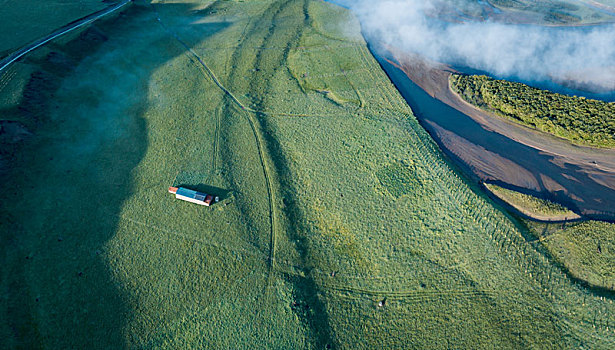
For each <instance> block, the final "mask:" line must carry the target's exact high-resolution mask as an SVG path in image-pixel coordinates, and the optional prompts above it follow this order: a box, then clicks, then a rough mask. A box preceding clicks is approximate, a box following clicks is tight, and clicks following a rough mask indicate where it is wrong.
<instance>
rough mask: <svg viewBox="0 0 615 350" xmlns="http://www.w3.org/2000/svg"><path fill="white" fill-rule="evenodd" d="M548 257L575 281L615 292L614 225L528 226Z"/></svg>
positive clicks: (531, 224) (582, 223)
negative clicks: (568, 272)
mask: <svg viewBox="0 0 615 350" xmlns="http://www.w3.org/2000/svg"><path fill="white" fill-rule="evenodd" d="M529 225H530V227H531V228H532V231H533V232H534V234H535V235H536V236H538V237H539V238H540V241H541V242H542V243H543V244H544V245H545V246H546V247H547V249H548V250H549V252H550V253H551V255H552V256H553V257H554V258H555V259H557V261H559V262H560V263H561V264H562V265H563V266H565V267H566V269H568V271H570V273H571V274H572V275H573V276H575V277H576V278H578V279H580V280H583V281H586V282H588V283H590V284H591V285H593V286H598V287H602V288H607V289H610V290H615V244H614V242H615V224H613V223H608V222H600V221H585V222H574V223H566V224H542V223H529Z"/></svg>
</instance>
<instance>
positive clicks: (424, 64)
mask: <svg viewBox="0 0 615 350" xmlns="http://www.w3.org/2000/svg"><path fill="white" fill-rule="evenodd" d="M390 51H391V56H392V58H393V61H392V62H391V61H390V63H392V64H393V65H395V66H397V67H398V68H399V69H401V70H402V71H403V72H404V73H405V74H406V75H407V76H408V77H409V78H410V79H411V80H412V81H413V82H414V83H415V84H417V85H418V86H419V87H420V88H422V89H423V90H424V91H425V92H427V93H428V94H429V95H430V96H432V97H434V98H435V99H437V100H439V101H441V102H443V103H444V104H446V105H448V106H450V107H452V108H454V109H455V110H457V111H459V112H461V113H463V114H465V115H467V116H468V117H470V118H471V119H472V120H474V121H475V122H476V123H478V124H479V125H480V126H481V127H482V128H484V129H486V130H489V131H492V132H495V133H497V134H500V135H502V136H504V137H506V138H508V139H510V140H514V141H515V142H517V143H519V144H522V145H524V146H527V147H530V148H532V149H534V150H536V153H537V154H540V155H541V156H544V157H545V158H547V159H548V162H549V163H550V164H551V165H550V166H546V165H545V164H543V165H542V166H541V165H538V164H537V165H536V167H533V166H531V164H523V162H522V161H511V159H513V158H511V157H510V154H509V153H508V154H507V153H502V152H490V150H489V146H488V145H482V146H480V145H478V144H474V143H472V142H470V141H468V140H467V139H465V138H464V137H460V136H459V135H457V134H456V131H455V130H453V129H449V130H447V129H446V128H443V127H441V126H440V125H437V124H436V123H433V122H432V121H430V120H425V122H426V123H427V124H428V125H429V126H430V127H431V129H432V131H433V132H434V133H435V134H436V135H434V136H436V137H437V138H438V139H439V142H440V143H441V144H442V145H443V146H444V147H445V148H447V149H448V150H449V151H450V152H451V153H453V154H454V155H455V156H456V157H458V158H459V159H460V160H461V161H462V162H463V163H465V165H467V166H468V167H469V168H470V169H471V170H472V172H474V174H475V175H477V176H478V177H479V178H480V179H481V180H483V181H502V182H504V183H507V184H510V185H513V186H515V187H519V188H526V189H528V190H529V191H532V192H535V193H551V194H556V193H557V194H558V195H557V196H558V197H560V198H561V196H564V197H566V198H568V200H566V201H565V202H567V203H568V204H569V205H573V206H576V207H578V208H580V209H581V210H580V212H581V213H582V214H583V215H590V216H594V217H605V216H603V214H604V212H603V210H604V211H606V212H611V211H612V208H613V206H612V204H613V202H614V201H615V198H611V197H612V196H610V194H609V195H607V197H604V196H605V194H604V193H607V192H608V193H613V192H612V191H614V190H615V150H608V149H595V148H590V147H582V146H576V145H573V144H571V143H570V142H568V141H566V140H563V139H560V138H557V137H554V136H551V135H548V134H545V133H542V132H539V131H536V130H533V129H530V128H527V127H525V126H522V125H518V124H515V123H514V122H512V121H508V120H506V119H504V118H501V117H498V116H496V115H493V114H491V113H488V112H486V111H483V110H481V109H479V108H476V107H474V106H473V105H471V104H469V103H467V102H465V101H464V100H463V99H462V98H461V97H460V96H458V95H457V94H456V93H455V92H453V91H452V90H451V88H450V85H449V77H450V75H451V73H454V72H455V71H454V70H453V69H451V68H450V67H448V66H445V65H443V64H439V63H433V62H428V61H426V60H424V59H422V58H420V57H418V56H416V55H408V54H405V53H401V52H399V51H395V50H390ZM510 152H514V150H510ZM513 160H514V159H513ZM526 163H527V162H526ZM558 169H559V170H558ZM554 179H555V180H554ZM605 191H606V192H605ZM610 215H612V213H611V214H607V215H606V218H608V217H610Z"/></svg>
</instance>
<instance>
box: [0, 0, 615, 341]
mask: <svg viewBox="0 0 615 350" xmlns="http://www.w3.org/2000/svg"><path fill="white" fill-rule="evenodd" d="M94 43H96V45H94ZM85 48H88V49H85ZM187 48H189V49H187ZM13 69H14V71H13V72H14V73H13V74H12V75H11V78H10V79H9V80H7V82H6V84H5V87H4V88H3V90H1V91H0V94H2V100H1V101H2V105H1V107H0V108H1V110H2V113H3V118H6V119H13V120H17V121H19V122H20V123H23V124H24V125H26V126H28V128H29V129H30V130H31V131H32V132H33V135H32V136H31V137H30V138H29V139H27V140H25V141H23V142H21V143H19V146H15V150H14V152H13V153H11V154H12V158H11V159H10V160H11V162H10V164H11V168H10V170H8V173H6V174H5V175H4V182H5V183H10V186H11V187H10V190H9V191H4V192H3V193H2V195H1V196H2V198H1V202H0V203H2V204H1V206H0V210H1V212H0V214H1V215H2V221H1V223H2V224H1V225H2V226H0V227H1V234H2V236H1V237H2V245H0V247H1V248H0V249H2V255H1V256H2V257H3V259H4V260H3V266H5V267H6V268H5V269H3V270H2V275H1V278H2V279H1V280H0V281H1V287H2V295H3V298H2V304H1V305H0V307H1V309H0V312H1V313H2V317H1V318H0V319H1V320H2V322H1V323H0V336H2V339H7V342H8V343H7V344H9V345H8V347H19V346H24V347H36V346H42V347H48V348H84V347H97V348H123V347H131V348H168V349H177V348H218V349H219V348H282V349H297V348H315V349H323V348H327V346H330V347H332V348H343V349H357V348H386V349H394V348H400V349H408V348H442V349H446V348H507V349H514V348H518V349H526V348H551V349H554V348H579V347H585V348H597V349H600V348H603V349H608V348H612V347H613V346H615V333H614V332H613V326H614V325H613V315H614V314H615V310H613V308H614V306H613V304H612V296H610V295H609V296H606V297H605V296H604V295H594V294H592V292H590V291H588V290H587V289H585V288H584V287H582V286H579V285H577V284H575V283H574V282H572V281H571V280H570V279H569V278H568V277H567V276H566V275H565V274H564V273H563V272H562V271H561V270H560V269H559V268H558V267H557V266H555V265H554V264H552V263H551V262H550V261H549V260H548V259H547V258H546V257H545V256H544V255H543V254H541V253H540V252H539V250H540V246H539V244H540V243H538V242H533V241H531V240H530V241H528V240H526V239H525V238H524V236H523V234H524V233H525V231H523V230H522V229H520V226H519V225H516V222H514V221H511V219H510V218H509V217H507V216H506V215H505V214H503V213H502V212H500V211H499V210H497V209H495V208H494V207H493V206H492V205H491V203H490V202H489V200H488V199H486V198H484V197H482V196H479V195H477V194H476V193H475V192H474V191H472V190H471V189H470V188H469V187H468V186H467V185H466V183H465V182H464V181H463V180H462V179H460V178H459V177H458V176H457V175H456V174H455V173H454V172H453V171H452V170H451V168H450V167H449V165H448V164H447V163H446V162H445V161H444V159H443V157H442V155H441V153H440V151H439V150H438V148H437V146H436V144H435V143H434V142H433V141H432V140H431V139H430V138H429V135H428V134H427V133H426V132H425V131H424V130H423V129H422V128H421V127H420V125H419V124H418V122H417V120H416V119H415V118H414V116H413V114H412V111H411V110H410V108H409V107H408V106H407V104H406V103H405V101H404V100H403V98H402V97H401V96H400V95H399V94H398V92H397V90H396V89H395V88H394V86H393V85H392V84H391V83H390V82H389V80H388V78H387V77H386V75H385V74H384V73H383V72H382V70H381V69H380V67H379V66H378V64H377V62H376V61H375V60H374V58H373V57H372V56H371V55H370V53H369V51H368V49H367V47H366V44H365V42H364V41H363V39H362V38H361V36H360V28H359V25H358V22H357V21H356V19H355V18H354V17H353V16H352V14H351V13H350V12H348V11H346V10H344V9H341V8H338V7H335V6H332V5H329V4H326V3H324V2H321V1H311V0H276V1H274V0H255V1H204V2H184V1H172V2H170V1H169V2H162V1H156V2H154V3H153V4H149V3H148V2H137V4H135V5H134V6H132V7H131V8H130V9H129V10H127V11H126V13H125V14H124V15H120V16H118V17H117V18H115V19H109V20H107V21H105V22H100V23H98V24H96V25H95V26H94V27H92V28H91V29H90V30H89V31H87V32H85V33H84V34H83V35H82V36H81V37H80V38H77V39H75V40H73V41H71V42H67V43H64V44H62V45H56V46H54V47H49V48H48V49H46V50H44V51H41V52H40V53H39V55H38V56H37V57H32V58H31V59H30V60H28V61H27V62H24V63H21V64H19V65H17V66H14V68H13ZM30 72H31V73H32V74H30ZM170 185H184V186H188V187H192V188H196V189H201V190H203V191H208V192H212V193H216V194H220V195H221V196H222V197H223V200H222V203H220V204H219V205H217V206H213V207H211V208H204V207H200V206H196V205H193V204H190V203H186V202H181V201H177V200H175V199H174V198H173V196H171V195H169V194H168V193H167V192H166V189H167V187H168V186H170ZM379 305H382V306H379Z"/></svg>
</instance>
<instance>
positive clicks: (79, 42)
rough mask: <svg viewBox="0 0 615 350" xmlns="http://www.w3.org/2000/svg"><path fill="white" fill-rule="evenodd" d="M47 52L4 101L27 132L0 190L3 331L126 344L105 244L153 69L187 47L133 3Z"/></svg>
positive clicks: (144, 144) (142, 146) (144, 143)
mask: <svg viewBox="0 0 615 350" xmlns="http://www.w3.org/2000/svg"><path fill="white" fill-rule="evenodd" d="M159 6H175V7H187V6H189V5H187V4H170V5H167V4H164V5H162V4H161V5H159ZM198 26H200V25H195V28H196V27H198ZM220 29H223V28H220ZM203 32H204V33H206V35H213V34H214V33H215V32H212V31H211V30H207V29H204V30H203ZM127 33H129V34H127ZM44 50H45V51H47V53H45V51H42V52H43V54H37V55H35V56H33V57H31V58H28V59H26V61H25V63H26V64H28V65H30V66H32V67H35V70H34V73H33V74H31V75H30V77H29V80H28V82H27V83H26V85H25V86H26V87H25V89H24V91H23V96H22V97H21V102H20V103H19V106H17V107H16V108H12V109H10V112H11V113H14V114H16V115H15V116H14V117H17V119H19V120H21V121H23V123H24V124H26V125H28V127H29V129H30V130H31V131H32V132H33V134H34V135H33V136H32V137H31V140H30V139H29V140H28V141H27V142H24V143H23V144H22V145H21V146H20V147H19V148H16V149H15V150H14V154H13V155H12V158H13V160H12V162H11V168H10V169H9V170H8V172H7V175H6V179H3V180H6V181H7V182H10V183H12V186H11V189H10V191H3V193H2V194H1V195H0V217H1V220H0V221H1V222H2V225H0V229H1V231H0V242H2V243H6V244H2V246H0V256H3V258H2V262H3V263H4V265H5V268H6V269H5V270H4V271H3V272H2V276H3V277H6V278H3V282H2V284H1V285H0V286H1V289H0V292H1V293H2V299H3V300H5V304H6V305H4V306H3V307H2V308H0V313H1V317H0V319H2V320H3V321H0V337H2V338H3V343H4V345H3V347H4V346H7V347H8V348H114V349H120V348H126V347H130V344H131V338H132V335H131V334H130V330H129V329H127V327H128V322H129V320H130V319H131V318H132V317H133V316H132V312H134V302H133V301H132V300H131V295H130V289H126V288H125V287H124V286H123V285H122V284H121V283H119V282H120V281H119V280H118V276H117V274H118V272H117V271H112V267H111V266H110V261H109V259H110V258H109V255H108V252H107V251H106V250H107V249H108V242H109V241H110V240H112V239H113V238H114V236H115V235H116V232H117V230H118V225H119V224H120V217H121V213H122V207H123V205H124V203H125V202H126V200H127V199H129V198H130V197H131V196H133V195H134V193H135V191H136V187H137V186H138V184H137V183H135V179H134V178H133V175H134V170H135V168H137V166H138V165H139V163H140V162H141V161H142V159H143V158H144V156H145V154H146V153H147V149H148V146H149V145H148V142H149V140H148V133H147V129H148V122H147V115H146V114H147V111H148V108H151V106H150V101H149V99H150V96H148V85H149V83H150V80H151V77H152V74H153V73H154V72H155V71H156V70H157V69H159V68H160V67H161V66H164V65H165V64H167V63H168V62H169V61H171V60H173V59H174V58H176V57H178V56H180V55H182V54H184V52H185V49H184V48H182V47H180V46H177V45H175V44H174V42H173V40H172V38H170V37H169V35H168V33H166V32H164V30H163V28H161V26H160V25H159V23H157V21H156V17H155V14H154V13H153V12H152V11H151V9H150V8H149V6H143V4H141V5H137V4H135V5H134V6H131V7H130V8H128V9H127V10H126V11H124V12H123V13H122V14H120V15H118V16H115V17H113V18H110V19H106V20H104V21H101V22H97V23H96V24H95V25H93V26H92V27H90V28H88V29H87V30H85V31H84V32H82V33H81V34H79V35H78V36H77V37H76V38H74V39H71V40H70V41H68V42H65V43H53V44H51V45H50V46H48V47H47V48H45V49H44ZM148 51H154V52H155V54H149V55H147V56H143V53H145V52H148ZM4 117H5V116H4V115H3V116H2V118H4ZM197 188H198V189H200V190H203V191H205V192H212V193H214V192H215V194H216V195H219V196H220V197H221V198H226V197H228V196H229V193H230V191H228V190H225V189H221V188H215V187H211V186H207V185H198V186H197ZM11 198H13V199H11ZM15 198H17V199H15ZM27 198H37V199H38V200H37V201H32V200H28V199H27ZM9 224H10V225H9ZM9 226H10V227H11V228H9ZM114 267H116V268H117V267H118V266H117V262H116V264H115V266H114ZM121 268H125V269H130V268H132V267H131V266H121Z"/></svg>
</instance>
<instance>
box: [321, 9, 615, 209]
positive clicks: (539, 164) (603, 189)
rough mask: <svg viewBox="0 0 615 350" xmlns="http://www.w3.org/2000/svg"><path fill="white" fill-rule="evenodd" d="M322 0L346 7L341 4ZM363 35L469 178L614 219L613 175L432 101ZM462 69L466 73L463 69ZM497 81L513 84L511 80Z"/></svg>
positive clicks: (546, 84)
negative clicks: (534, 144)
mask: <svg viewBox="0 0 615 350" xmlns="http://www.w3.org/2000/svg"><path fill="white" fill-rule="evenodd" d="M327 1H328V2H331V3H334V4H337V5H340V6H343V7H346V8H348V6H345V5H348V3H347V2H345V0H327ZM359 20H360V18H359ZM554 30H562V31H574V30H581V31H583V30H589V28H584V27H574V28H571V27H559V28H554ZM364 34H365V33H364ZM363 36H364V38H365V40H366V41H367V43H368V45H369V48H370V51H371V52H372V54H373V55H374V57H376V59H377V60H378V62H379V63H380V65H381V66H382V68H383V69H384V70H385V72H386V73H387V75H388V76H389V78H390V79H391V81H392V82H393V84H395V86H396V87H397V89H398V90H399V92H400V93H401V95H402V96H403V97H404V99H405V100H406V101H407V102H408V104H409V105H410V107H411V108H412V110H413V111H414V113H415V115H416V117H417V118H418V120H419V122H420V123H421V125H422V126H423V127H424V128H425V129H426V130H427V132H429V134H430V135H431V136H432V137H433V138H434V140H435V141H436V142H437V143H438V145H439V146H440V148H441V149H442V150H443V151H444V153H445V154H447V155H448V156H449V157H450V158H451V159H452V160H453V161H454V162H455V164H456V165H457V166H458V167H459V168H460V169H461V170H462V171H463V172H464V173H465V174H466V175H467V176H468V177H469V178H471V179H473V180H476V181H479V180H480V181H487V182H492V183H496V184H498V185H501V186H503V187H507V188H510V189H514V190H517V191H520V192H524V193H528V194H532V195H535V196H538V197H542V198H547V199H550V200H553V201H555V202H558V203H561V204H563V205H566V206H567V207H569V208H571V209H573V210H575V211H576V212H577V213H579V214H581V215H583V216H584V217H587V218H594V219H603V220H609V221H613V220H615V174H614V173H612V172H608V171H601V170H600V169H599V168H596V167H593V166H591V164H584V165H578V164H572V163H569V162H566V159H565V158H562V157H558V156H555V155H552V154H550V153H547V152H544V151H541V150H538V149H536V148H532V147H529V146H527V145H524V144H522V143H520V142H517V141H515V140H513V139H510V138H508V137H506V136H504V135H502V134H500V133H497V132H494V131H491V130H487V129H485V128H484V127H483V126H481V124H479V123H478V122H476V121H475V120H474V119H472V118H471V117H469V116H467V115H466V114H464V113H462V112H459V111H458V110H456V109H454V108H452V107H450V106H448V105H447V104H445V103H443V102H441V101H440V100H438V99H436V98H433V97H431V96H430V95H429V94H428V93H426V92H425V91H424V90H423V89H422V88H421V87H419V86H418V85H416V84H415V83H414V82H413V81H412V80H411V79H410V78H409V77H408V76H407V75H406V73H404V72H403V71H402V70H401V69H400V68H398V67H396V66H395V65H393V64H391V63H390V62H389V61H387V60H386V59H385V58H384V57H382V56H381V55H380V54H379V52H383V50H374V46H377V44H378V38H374V39H375V40H370V38H369V36H367V35H363ZM445 63H446V62H445ZM462 71H465V72H467V73H471V71H468V69H467V68H466V69H462ZM481 73H484V72H481ZM496 78H508V79H511V78H512V79H511V80H517V79H514V77H496ZM534 85H537V86H538V87H541V88H549V89H550V90H556V91H557V92H560V93H566V94H576V95H579V96H583V95H585V96H586V97H589V98H601V99H605V100H612V99H613V98H615V94H613V93H608V94H591V93H584V92H581V91H575V90H570V89H567V88H565V87H563V86H561V85H558V84H556V83H554V82H550V81H546V82H542V83H538V84H534ZM614 154H615V153H614ZM589 159H590V161H589V162H587V163H591V153H590V158H589Z"/></svg>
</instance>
